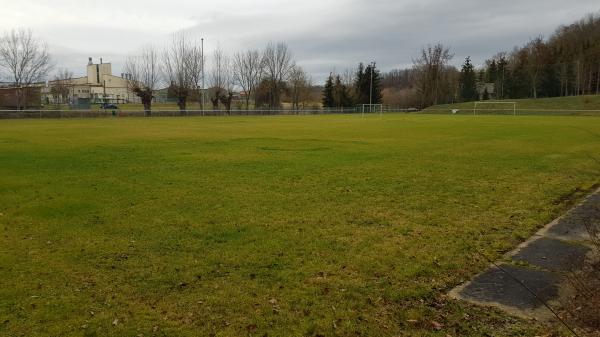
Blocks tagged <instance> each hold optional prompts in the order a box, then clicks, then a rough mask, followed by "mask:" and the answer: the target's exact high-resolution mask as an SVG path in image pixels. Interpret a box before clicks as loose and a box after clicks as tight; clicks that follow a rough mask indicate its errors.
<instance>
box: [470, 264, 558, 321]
mask: <svg viewBox="0 0 600 337" xmlns="http://www.w3.org/2000/svg"><path fill="white" fill-rule="evenodd" d="M499 266H500V268H502V269H500V268H499V267H496V266H494V267H491V268H490V269H488V270H486V271H485V272H483V273H482V274H479V275H478V276H476V277H475V278H474V279H473V281H471V282H469V283H468V284H466V286H465V287H464V288H462V289H461V291H460V295H461V297H462V298H464V299H468V300H473V301H476V302H478V303H480V304H481V303H486V304H489V305H496V304H497V305H499V306H509V307H513V308H514V309H516V310H518V311H522V312H526V311H533V310H536V309H539V308H540V307H543V305H544V304H543V303H542V302H540V300H539V299H538V298H536V296H534V295H533V294H532V293H531V292H529V291H528V290H527V288H529V289H530V290H532V291H533V292H534V293H535V294H536V295H537V296H538V297H539V298H541V299H542V300H544V301H549V300H552V299H553V298H555V297H556V296H558V290H559V284H560V277H559V276H558V275H556V274H554V273H551V272H547V271H543V270H536V269H531V268H524V267H518V266H514V265H511V264H506V263H505V264H500V265H499ZM506 272H508V273H510V275H509V274H508V273H506ZM515 278H516V279H517V280H519V281H520V282H522V283H523V284H525V285H526V286H527V288H525V287H523V285H521V284H520V283H519V282H517V280H515Z"/></svg>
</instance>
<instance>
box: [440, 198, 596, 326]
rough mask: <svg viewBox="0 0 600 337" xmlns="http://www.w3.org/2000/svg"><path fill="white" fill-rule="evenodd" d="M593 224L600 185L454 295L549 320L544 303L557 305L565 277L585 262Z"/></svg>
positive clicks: (594, 223) (519, 314)
mask: <svg viewBox="0 0 600 337" xmlns="http://www.w3.org/2000/svg"><path fill="white" fill-rule="evenodd" d="M589 225H596V226H600V189H598V190H596V191H595V192H594V193H592V194H591V195H590V196H588V197H587V198H585V199H584V200H583V201H582V202H581V203H580V204H578V205H577V206H575V207H573V208H572V209H571V210H570V211H569V212H567V213H566V214H565V215H563V216H561V217H559V218H558V219H556V220H554V221H552V222H551V223H549V224H547V225H546V226H544V228H542V229H541V230H540V231H538V232H537V233H536V234H534V235H533V236H532V237H531V238H530V239H529V240H527V241H526V242H524V243H522V244H521V245H519V246H518V247H517V248H516V249H514V250H513V251H511V252H509V253H508V254H506V255H505V258H504V260H503V261H499V262H497V263H494V264H492V266H490V268H488V269H487V270H485V271H484V272H482V273H481V274H479V275H477V276H475V277H474V278H473V280H471V281H469V282H466V283H464V284H462V285H460V286H458V287H456V288H454V289H453V290H452V291H451V292H450V293H449V295H450V296H451V297H454V298H456V299H461V300H465V301H469V302H472V303H475V304H479V305H486V306H494V307H498V308H500V309H503V310H505V311H507V312H508V313H510V314H513V315H516V316H521V317H526V318H535V319H540V320H546V319H550V318H552V317H553V315H552V313H551V312H550V310H548V309H547V308H546V307H545V305H544V302H545V303H546V304H548V305H555V304H557V301H556V300H557V299H558V297H559V296H560V293H561V291H560V289H561V285H562V283H563V282H564V278H565V276H566V275H567V274H568V273H569V272H573V271H576V270H580V269H581V268H582V266H583V264H584V263H585V260H586V258H587V256H588V254H589V252H590V251H591V248H590V246H589V245H590V238H589V234H588V230H587V226H589Z"/></svg>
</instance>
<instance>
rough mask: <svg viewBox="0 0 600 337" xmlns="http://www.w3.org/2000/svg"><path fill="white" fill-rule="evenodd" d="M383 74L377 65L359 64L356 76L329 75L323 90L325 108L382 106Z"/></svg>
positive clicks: (349, 74) (348, 73)
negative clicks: (365, 105) (364, 105)
mask: <svg viewBox="0 0 600 337" xmlns="http://www.w3.org/2000/svg"><path fill="white" fill-rule="evenodd" d="M381 102H382V95H381V73H380V72H379V70H378V69H377V67H376V65H375V63H374V62H373V63H371V64H369V65H367V66H366V67H365V66H364V64H363V63H359V65H358V68H357V69H356V72H355V73H354V74H352V73H350V72H349V71H347V72H346V74H344V75H343V76H342V75H340V74H336V75H334V74H333V73H330V74H329V77H327V80H326V81H325V86H324V88H323V107H325V108H340V107H351V106H355V105H362V104H381Z"/></svg>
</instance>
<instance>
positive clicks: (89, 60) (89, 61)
mask: <svg viewBox="0 0 600 337" xmlns="http://www.w3.org/2000/svg"><path fill="white" fill-rule="evenodd" d="M92 64H93V63H92V58H91V57H90V58H88V66H91V65H92Z"/></svg>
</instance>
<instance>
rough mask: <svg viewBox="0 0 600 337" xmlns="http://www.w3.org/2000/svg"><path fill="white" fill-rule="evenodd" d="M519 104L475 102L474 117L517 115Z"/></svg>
mask: <svg viewBox="0 0 600 337" xmlns="http://www.w3.org/2000/svg"><path fill="white" fill-rule="evenodd" d="M516 114H517V102H491V101H483V102H475V104H474V105H473V115H516Z"/></svg>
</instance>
